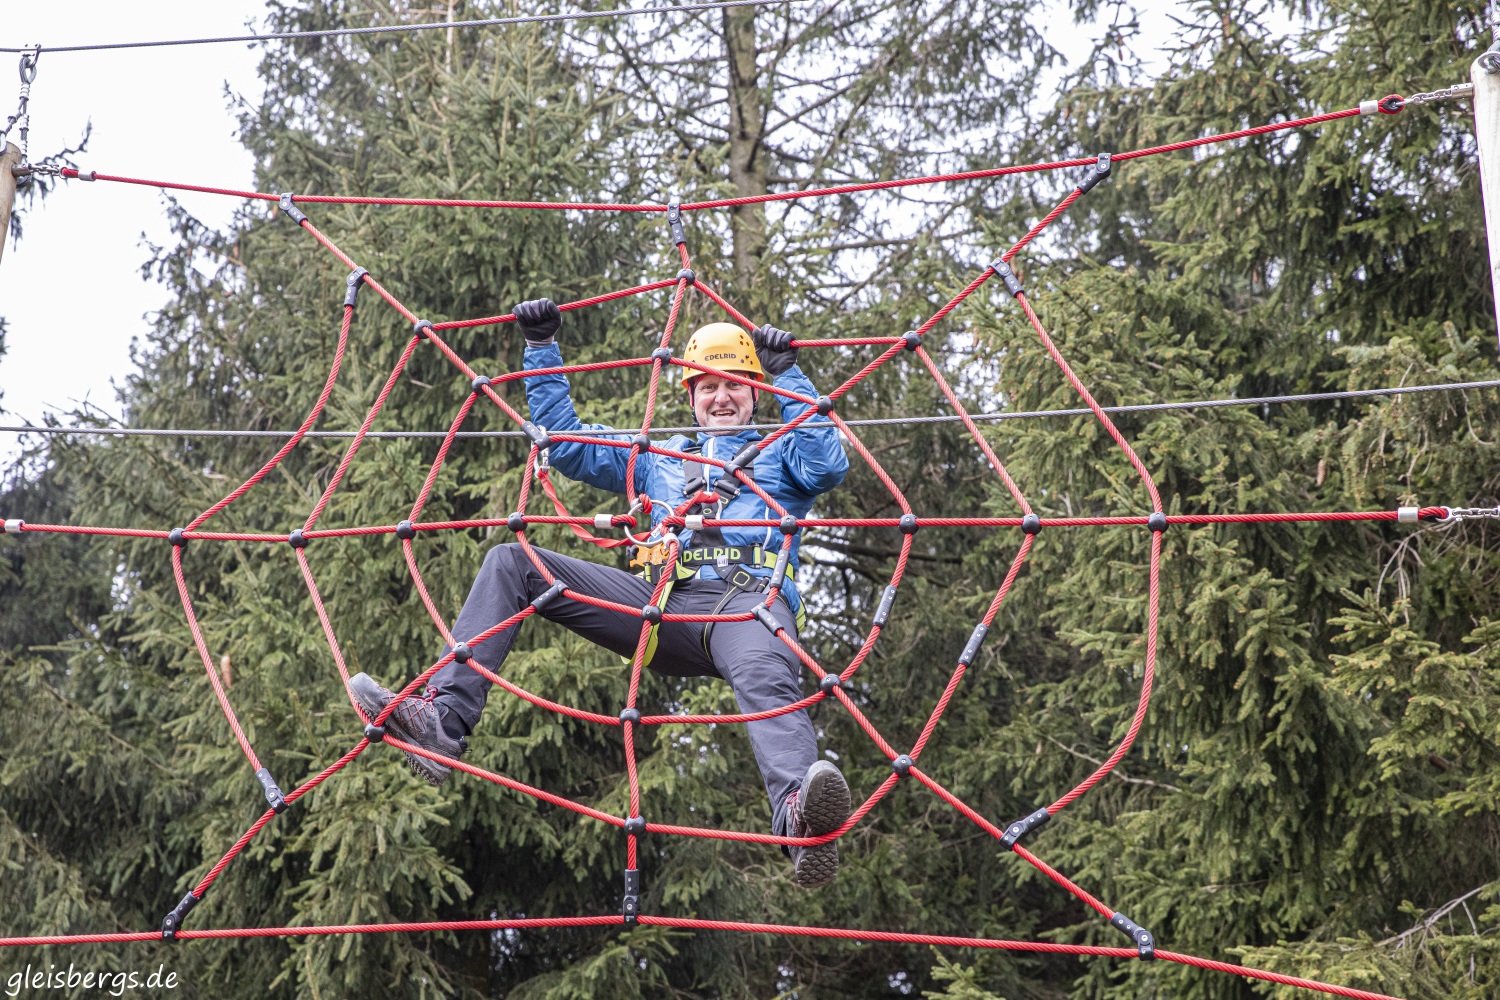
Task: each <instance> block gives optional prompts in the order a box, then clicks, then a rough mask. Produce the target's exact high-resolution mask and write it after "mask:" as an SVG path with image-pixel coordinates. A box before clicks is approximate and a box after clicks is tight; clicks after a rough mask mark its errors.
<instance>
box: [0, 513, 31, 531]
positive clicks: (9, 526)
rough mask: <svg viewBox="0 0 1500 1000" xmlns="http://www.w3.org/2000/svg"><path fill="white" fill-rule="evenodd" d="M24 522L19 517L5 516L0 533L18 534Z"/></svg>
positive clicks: (24, 524)
mask: <svg viewBox="0 0 1500 1000" xmlns="http://www.w3.org/2000/svg"><path fill="white" fill-rule="evenodd" d="M25 526H26V522H25V521H23V520H21V519H20V518H19V517H10V518H6V520H5V524H4V526H3V527H0V535H19V534H20V533H21V529H22V528H24V527H25Z"/></svg>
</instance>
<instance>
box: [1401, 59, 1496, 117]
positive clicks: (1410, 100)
mask: <svg viewBox="0 0 1500 1000" xmlns="http://www.w3.org/2000/svg"><path fill="white" fill-rule="evenodd" d="M1489 54H1490V53H1488V52H1486V53H1485V55H1489ZM1496 55H1500V53H1496ZM1480 58H1481V59H1483V58H1484V57H1483V56H1481V57H1480ZM1481 65H1483V63H1481ZM1486 69H1488V67H1486ZM1473 96H1474V85H1473V84H1472V83H1455V84H1454V85H1453V86H1451V87H1444V88H1442V89H1441V90H1429V91H1427V92H1425V93H1421V94H1412V95H1411V96H1410V97H1407V98H1404V99H1403V100H1402V101H1401V107H1406V106H1407V105H1408V104H1432V103H1434V102H1435V101H1453V100H1458V99H1460V98H1464V97H1473Z"/></svg>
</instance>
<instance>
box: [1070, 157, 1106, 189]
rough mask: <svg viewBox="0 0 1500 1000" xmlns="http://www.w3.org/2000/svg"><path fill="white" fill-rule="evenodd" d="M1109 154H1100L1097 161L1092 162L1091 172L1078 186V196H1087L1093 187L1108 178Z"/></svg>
mask: <svg viewBox="0 0 1500 1000" xmlns="http://www.w3.org/2000/svg"><path fill="white" fill-rule="evenodd" d="M1110 166H1111V164H1110V154H1109V153H1100V154H1099V159H1098V160H1096V161H1095V162H1094V169H1093V172H1092V173H1090V174H1089V175H1088V176H1087V177H1085V178H1084V180H1083V183H1082V184H1079V185H1078V193H1079V194H1081V195H1082V194H1088V193H1089V192H1090V191H1092V190H1093V189H1094V185H1096V184H1098V183H1099V182H1100V181H1102V180H1105V179H1107V178H1108V177H1109V172H1110Z"/></svg>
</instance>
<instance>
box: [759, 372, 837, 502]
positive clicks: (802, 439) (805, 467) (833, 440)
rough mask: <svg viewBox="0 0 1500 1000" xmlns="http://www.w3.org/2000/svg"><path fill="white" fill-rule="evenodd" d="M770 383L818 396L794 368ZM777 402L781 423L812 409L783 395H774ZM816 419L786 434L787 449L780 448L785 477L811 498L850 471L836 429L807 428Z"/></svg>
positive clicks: (809, 383)
mask: <svg viewBox="0 0 1500 1000" xmlns="http://www.w3.org/2000/svg"><path fill="white" fill-rule="evenodd" d="M772 384H773V385H775V386H776V388H778V389H788V390H790V391H792V392H796V393H801V394H802V395H804V396H816V395H817V394H818V390H817V389H815V388H813V384H812V379H810V378H808V377H807V375H806V374H804V373H803V371H802V369H801V368H799V367H798V366H796V365H793V366H792V367H790V368H788V369H787V370H786V371H784V372H782V373H781V374H780V375H778V376H776V380H775V381H774V382H773V383H772ZM776 400H777V402H779V403H780V404H781V419H782V420H787V421H790V420H794V419H795V418H797V417H799V416H801V415H802V413H803V411H804V410H808V409H811V407H809V406H808V405H807V404H806V403H802V402H798V401H797V400H795V399H791V398H789V397H786V396H777V397H776ZM818 419H819V418H818V417H816V416H814V417H812V418H811V420H810V421H809V422H808V423H807V424H803V425H802V426H800V427H798V428H797V429H796V430H794V431H792V432H791V434H789V435H787V439H786V446H785V447H783V448H782V449H781V455H782V464H783V465H784V466H785V467H786V471H787V476H788V478H790V479H791V481H792V484H793V485H795V486H796V487H797V488H798V489H799V490H801V491H802V492H804V493H806V494H808V495H810V496H817V495H818V494H819V493H827V492H828V491H829V490H831V489H833V488H834V487H835V486H837V485H838V484H839V483H842V482H843V481H844V474H845V473H846V472H848V471H849V456H848V455H845V454H844V446H843V444H842V442H840V441H839V432H838V428H836V427H832V426H809V424H810V423H812V422H813V421H817V420H818Z"/></svg>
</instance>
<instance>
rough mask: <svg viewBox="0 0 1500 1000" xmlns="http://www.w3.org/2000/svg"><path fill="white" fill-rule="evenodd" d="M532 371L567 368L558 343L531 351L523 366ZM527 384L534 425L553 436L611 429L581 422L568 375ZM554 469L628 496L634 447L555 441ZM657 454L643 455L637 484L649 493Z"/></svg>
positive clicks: (532, 378) (531, 378)
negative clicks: (628, 469)
mask: <svg viewBox="0 0 1500 1000" xmlns="http://www.w3.org/2000/svg"><path fill="white" fill-rule="evenodd" d="M523 363H524V364H525V365H526V367H527V368H528V369H530V368H558V367H561V366H562V363H563V358H562V351H560V350H558V347H557V344H555V343H553V344H548V345H546V346H545V347H528V348H526V355H525V358H524V362H523ZM525 382H526V406H527V408H528V409H529V410H530V411H531V422H532V423H534V424H539V425H540V426H542V427H545V428H547V430H548V431H549V432H551V431H557V432H563V433H566V432H569V431H571V432H575V433H576V432H580V431H581V432H584V433H588V432H589V431H600V430H609V429H610V428H608V427H606V426H604V425H603V424H585V423H584V422H583V421H581V420H579V419H578V411H577V410H575V409H573V399H572V396H571V392H572V387H571V386H570V385H569V383H568V377H567V376H566V375H528V376H527V377H526V379H525ZM550 453H551V461H552V467H553V468H554V469H556V470H557V471H559V472H561V473H562V474H563V475H565V476H567V477H568V478H569V479H576V480H578V481H579V482H584V483H588V484H589V485H590V486H597V487H599V488H600V489H601V490H608V491H609V492H611V493H624V492H625V468H626V461H627V459H628V458H629V457H630V450H629V449H628V448H611V447H609V446H607V445H602V444H579V443H578V442H576V441H554V442H552V447H551V449H550ZM655 458H656V456H654V455H651V454H650V453H647V454H644V455H642V456H641V457H640V458H639V459H638V460H637V461H636V464H635V486H636V489H637V490H644V489H646V485H645V484H646V481H647V478H648V477H647V473H648V470H649V469H650V468H651V464H652V462H654V461H655Z"/></svg>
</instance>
